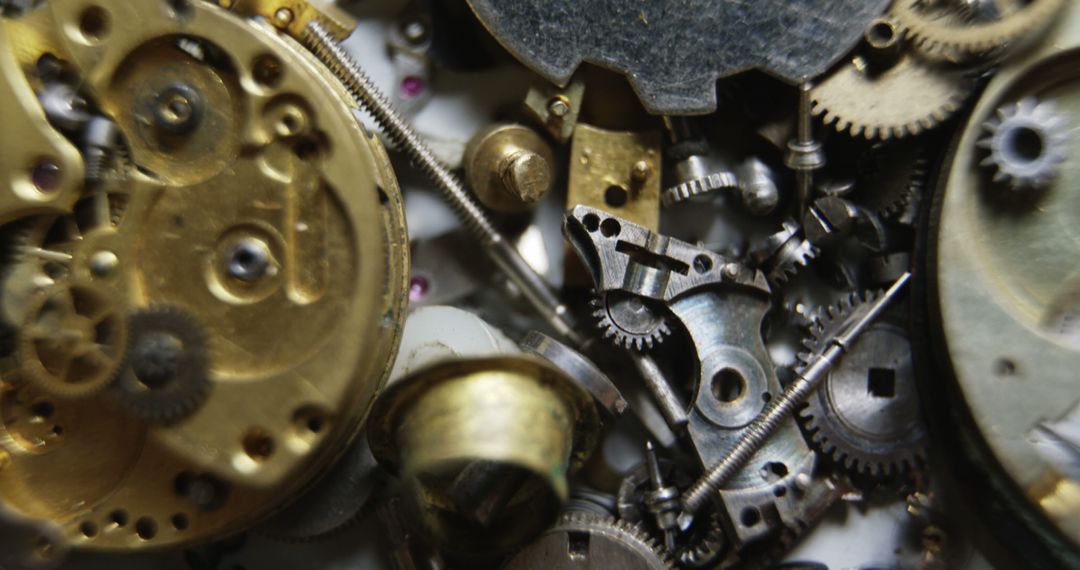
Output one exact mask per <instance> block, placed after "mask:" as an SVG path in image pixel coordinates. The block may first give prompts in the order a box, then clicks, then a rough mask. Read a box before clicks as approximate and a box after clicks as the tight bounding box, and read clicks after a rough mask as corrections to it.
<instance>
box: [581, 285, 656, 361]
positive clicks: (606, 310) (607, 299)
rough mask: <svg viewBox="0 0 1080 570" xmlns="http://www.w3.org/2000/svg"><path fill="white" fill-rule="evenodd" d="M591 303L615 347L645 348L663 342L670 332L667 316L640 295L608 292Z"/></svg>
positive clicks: (595, 314) (605, 335) (599, 324)
mask: <svg viewBox="0 0 1080 570" xmlns="http://www.w3.org/2000/svg"><path fill="white" fill-rule="evenodd" d="M591 305H592V307H593V316H594V317H596V318H597V319H598V321H599V322H598V326H599V327H600V328H601V329H602V330H603V331H604V333H603V334H604V338H607V339H610V340H611V341H612V342H614V343H615V345H616V346H621V347H623V348H627V349H631V348H634V349H637V350H645V349H647V348H653V347H654V346H656V345H658V344H660V343H661V342H663V340H664V336H665V335H669V334H671V329H670V328H668V325H667V320H666V318H665V317H664V315H663V314H661V313H660V312H659V310H658V309H656V308H654V307H653V306H652V305H650V304H649V302H648V301H647V300H645V299H642V298H641V297H637V296H634V295H628V294H624V293H619V292H609V293H605V294H604V295H603V296H601V297H600V298H599V299H594V300H593V301H592V303H591Z"/></svg>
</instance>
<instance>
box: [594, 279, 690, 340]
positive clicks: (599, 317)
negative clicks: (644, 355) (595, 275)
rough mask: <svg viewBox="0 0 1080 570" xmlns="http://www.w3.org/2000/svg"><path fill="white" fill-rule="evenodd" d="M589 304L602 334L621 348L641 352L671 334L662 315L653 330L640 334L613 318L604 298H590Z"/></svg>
mask: <svg viewBox="0 0 1080 570" xmlns="http://www.w3.org/2000/svg"><path fill="white" fill-rule="evenodd" d="M594 294H595V291H594ZM589 306H590V307H592V308H593V312H592V316H593V317H594V318H595V319H596V327H597V328H598V329H600V331H601V336H602V337H603V338H605V339H607V340H609V341H610V342H611V343H612V344H614V345H615V346H617V347H619V348H624V349H626V350H637V351H639V352H643V351H646V350H652V349H653V348H655V347H656V346H658V345H659V344H660V343H662V342H664V338H665V337H667V336H670V335H671V329H670V328H669V327H668V325H667V322H666V321H665V320H664V318H663V317H662V316H658V317H657V318H658V319H659V323H657V324H656V325H655V327H654V328H653V329H652V330H651V331H649V332H648V333H643V334H638V333H633V332H630V331H627V330H625V329H623V328H622V327H620V326H619V324H618V323H616V322H615V321H614V320H613V319H612V318H611V315H610V313H609V312H608V308H607V305H606V303H605V301H604V300H603V299H602V298H600V297H594V298H592V299H590V300H589Z"/></svg>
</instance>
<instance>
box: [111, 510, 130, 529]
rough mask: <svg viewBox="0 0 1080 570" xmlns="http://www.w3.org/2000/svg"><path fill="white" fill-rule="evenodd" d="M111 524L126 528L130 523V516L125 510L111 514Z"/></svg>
mask: <svg viewBox="0 0 1080 570" xmlns="http://www.w3.org/2000/svg"><path fill="white" fill-rule="evenodd" d="M109 523H110V524H112V525H114V526H116V527H118V528H119V527H125V526H127V523H128V514H127V511H124V510H116V511H113V512H111V513H109Z"/></svg>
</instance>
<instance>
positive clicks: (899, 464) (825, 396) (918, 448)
mask: <svg viewBox="0 0 1080 570" xmlns="http://www.w3.org/2000/svg"><path fill="white" fill-rule="evenodd" d="M877 297H878V293H866V294H864V295H858V294H854V293H853V294H850V295H848V296H847V297H845V298H844V299H842V300H841V301H840V302H839V303H838V304H836V305H832V306H829V307H826V308H825V309H824V310H822V311H819V312H818V313H817V314H816V315H815V317H814V319H813V324H812V326H811V327H810V337H809V338H808V339H807V341H806V348H807V349H808V351H809V352H807V353H802V354H800V356H799V359H800V360H801V361H802V366H803V367H805V366H807V365H808V364H809V363H810V362H811V361H812V360H813V358H814V355H818V354H821V353H823V352H824V351H825V350H826V349H827V348H828V339H831V338H833V337H834V336H835V334H836V333H837V332H838V331H840V330H841V329H843V328H844V324H845V323H846V321H847V320H848V317H849V316H850V315H851V314H852V313H853V312H855V311H856V310H857V309H858V308H859V307H862V306H865V305H867V304H868V303H872V302H873V301H874V300H875V299H876V298H877ZM882 327H888V328H892V329H901V327H899V326H897V325H894V324H889V323H888V322H887V321H885V322H877V323H874V324H872V325H870V328H869V329H868V331H867V332H870V331H871V330H874V329H877V330H879V331H881V330H882ZM901 330H902V329H901ZM904 336H906V334H905V335H904ZM864 342H865V341H864ZM859 346H860V343H859V342H856V343H855V344H854V345H853V346H852V347H851V348H850V350H848V354H847V355H846V358H850V357H851V355H852V353H855V352H856V351H858V350H859ZM861 346H866V345H865V344H862V345H861ZM909 346H910V345H909ZM911 358H912V357H911V355H910V348H909V356H908V361H909V366H911ZM849 362H850V360H849ZM843 366H844V360H841V361H840V363H839V364H838V365H837V366H836V368H835V369H834V370H832V371H831V372H830V373H829V374H828V375H827V376H826V378H825V380H824V381H823V383H822V385H821V386H820V387H819V388H818V389H817V390H816V391H815V392H814V393H813V394H812V395H811V396H810V397H808V398H807V405H805V406H803V407H802V408H801V409H800V410H799V412H798V416H799V420H800V424H801V425H802V427H803V429H804V432H805V433H806V435H807V437H808V439H809V440H810V441H811V442H812V443H813V444H814V446H815V447H816V448H817V449H818V450H820V451H821V452H822V453H824V454H826V455H828V456H829V457H831V458H832V460H833V461H834V462H836V463H837V464H838V465H842V466H843V467H844V468H845V469H848V470H850V471H852V472H855V473H859V474H863V475H869V476H871V477H879V476H889V475H892V474H898V473H904V472H907V471H909V470H911V469H914V468H915V467H916V466H918V465H919V464H920V463H921V462H923V461H925V459H926V450H925V438H926V430H925V428H924V427H923V426H922V424H921V422H920V421H919V417H918V406H917V405H916V406H915V407H914V414H915V417H914V418H912V419H911V421H909V422H906V423H904V424H903V425H904V426H905V429H904V430H903V432H902V433H897V434H890V435H888V436H877V437H875V438H874V439H873V441H872V442H869V443H866V445H861V444H862V443H864V442H865V441H864V438H865V437H866V436H865V435H864V434H863V433H857V431H856V429H857V428H856V427H853V426H852V425H850V423H853V422H850V423H849V419H848V418H849V415H848V414H845V413H844V411H843V410H842V408H843V404H841V403H839V402H836V401H834V399H833V398H832V397H831V394H832V390H830V388H831V386H830V384H831V383H832V382H833V381H834V379H835V378H840V373H841V372H842V370H843V368H842V367H843ZM913 373H914V372H913V371H912V374H913ZM914 388H915V387H914V383H913V382H912V385H911V386H909V387H908V389H910V390H911V391H912V393H911V397H912V398H915V399H916V402H917V394H915V393H914ZM893 401H894V402H896V401H898V400H893ZM912 426H914V427H912ZM875 448H876V449H875Z"/></svg>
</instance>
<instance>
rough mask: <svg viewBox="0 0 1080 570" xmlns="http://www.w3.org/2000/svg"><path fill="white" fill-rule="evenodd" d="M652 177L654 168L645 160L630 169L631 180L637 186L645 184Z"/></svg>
mask: <svg viewBox="0 0 1080 570" xmlns="http://www.w3.org/2000/svg"><path fill="white" fill-rule="evenodd" d="M650 176H652V167H651V166H649V163H648V162H646V161H644V160H639V161H637V162H635V163H634V166H632V167H631V168H630V179H631V180H633V181H634V182H635V183H637V184H643V183H645V181H646V180H648V179H649V177H650Z"/></svg>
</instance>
